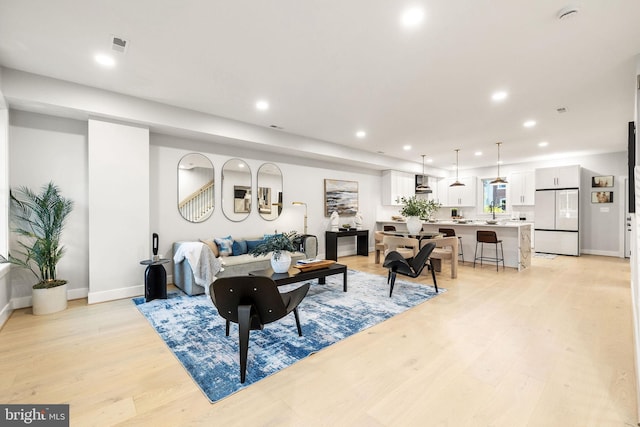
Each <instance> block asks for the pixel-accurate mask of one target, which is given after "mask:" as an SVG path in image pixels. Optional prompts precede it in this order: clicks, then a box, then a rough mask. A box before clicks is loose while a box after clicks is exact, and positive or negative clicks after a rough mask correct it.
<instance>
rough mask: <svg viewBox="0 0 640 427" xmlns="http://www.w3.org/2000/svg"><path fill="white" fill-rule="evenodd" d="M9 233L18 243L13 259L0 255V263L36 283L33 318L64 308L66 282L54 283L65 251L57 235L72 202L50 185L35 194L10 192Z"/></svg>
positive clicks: (59, 233)
mask: <svg viewBox="0 0 640 427" xmlns="http://www.w3.org/2000/svg"><path fill="white" fill-rule="evenodd" d="M10 199H11V220H12V223H14V224H15V228H13V229H12V231H13V232H14V233H16V234H18V235H19V236H20V237H22V239H20V240H19V241H18V247H19V249H18V250H17V251H15V253H16V256H14V255H12V254H9V258H8V259H7V258H4V257H2V256H1V255H0V262H10V263H11V264H14V265H17V266H19V267H22V268H26V269H28V270H29V271H31V272H32V273H33V275H34V276H35V277H36V278H37V279H38V282H37V283H36V284H35V285H33V293H32V308H33V314H36V315H40V314H49V313H55V312H57V311H61V310H64V309H66V308H67V281H66V280H61V279H58V277H57V274H56V273H57V271H56V267H57V264H58V262H59V261H60V259H61V258H62V256H63V255H64V252H65V248H64V246H62V245H61V244H60V235H61V234H62V230H63V229H64V227H65V225H66V221H67V218H68V216H69V214H70V213H71V211H72V210H73V201H72V200H70V199H67V198H65V197H63V196H62V195H61V194H60V190H59V188H58V187H57V186H56V185H55V184H54V183H53V182H50V183H48V184H45V185H44V186H43V187H42V189H41V192H40V193H39V194H37V193H35V192H33V191H32V190H30V189H29V188H27V187H19V188H18V189H17V190H15V191H11V194H10Z"/></svg>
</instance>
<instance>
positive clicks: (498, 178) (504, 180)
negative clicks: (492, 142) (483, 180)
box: [489, 142, 507, 185]
mask: <svg viewBox="0 0 640 427" xmlns="http://www.w3.org/2000/svg"><path fill="white" fill-rule="evenodd" d="M496 145H497V146H498V177H497V178H496V179H494V180H493V181H491V182H490V183H489V184H491V185H498V184H506V183H507V180H506V179H502V177H501V176H500V146H501V145H502V142H496Z"/></svg>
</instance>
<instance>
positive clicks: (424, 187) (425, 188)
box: [416, 154, 431, 194]
mask: <svg viewBox="0 0 640 427" xmlns="http://www.w3.org/2000/svg"><path fill="white" fill-rule="evenodd" d="M424 156H425V154H423V155H422V183H420V185H418V186H416V193H419V194H425V193H426V194H428V193H431V187H429V183H428V182H427V177H426V176H425V175H424Z"/></svg>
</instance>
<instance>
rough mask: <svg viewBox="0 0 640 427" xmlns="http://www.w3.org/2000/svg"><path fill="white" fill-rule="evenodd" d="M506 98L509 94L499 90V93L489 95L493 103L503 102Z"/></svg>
mask: <svg viewBox="0 0 640 427" xmlns="http://www.w3.org/2000/svg"><path fill="white" fill-rule="evenodd" d="M507 96H509V94H508V93H507V92H505V91H503V90H501V91H499V92H494V93H493V95H491V99H492V100H494V101H504V100H505V99H507Z"/></svg>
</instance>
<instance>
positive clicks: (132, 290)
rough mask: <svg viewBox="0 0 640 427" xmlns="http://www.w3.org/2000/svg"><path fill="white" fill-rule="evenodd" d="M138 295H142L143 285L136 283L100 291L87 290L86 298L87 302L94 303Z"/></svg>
mask: <svg viewBox="0 0 640 427" xmlns="http://www.w3.org/2000/svg"><path fill="white" fill-rule="evenodd" d="M140 295H144V285H136V286H130V287H127V288H120V289H112V290H109V291H102V292H89V294H88V295H87V300H88V302H89V304H96V303H99V302H106V301H113V300H117V299H123V298H133V297H137V296H140Z"/></svg>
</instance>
